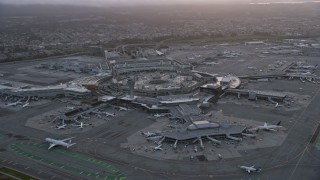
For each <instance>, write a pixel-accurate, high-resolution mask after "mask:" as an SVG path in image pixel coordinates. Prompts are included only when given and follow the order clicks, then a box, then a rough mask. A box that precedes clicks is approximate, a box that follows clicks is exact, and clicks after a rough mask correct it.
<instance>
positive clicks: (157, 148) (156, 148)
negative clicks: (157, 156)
mask: <svg viewBox="0 0 320 180" xmlns="http://www.w3.org/2000/svg"><path fill="white" fill-rule="evenodd" d="M151 147H152V149H153V151H158V150H160V151H162V150H163V149H162V148H161V147H162V144H159V145H158V146H151Z"/></svg>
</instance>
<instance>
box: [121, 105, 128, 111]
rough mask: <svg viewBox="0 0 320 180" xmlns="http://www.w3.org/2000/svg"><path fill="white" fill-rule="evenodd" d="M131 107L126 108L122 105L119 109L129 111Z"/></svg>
mask: <svg viewBox="0 0 320 180" xmlns="http://www.w3.org/2000/svg"><path fill="white" fill-rule="evenodd" d="M128 110H129V109H128V108H126V107H121V106H119V111H128Z"/></svg>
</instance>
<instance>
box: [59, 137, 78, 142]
mask: <svg viewBox="0 0 320 180" xmlns="http://www.w3.org/2000/svg"><path fill="white" fill-rule="evenodd" d="M73 138H75V137H71V138H67V139H63V140H60V141H68V140H70V139H73Z"/></svg>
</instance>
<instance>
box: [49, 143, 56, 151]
mask: <svg viewBox="0 0 320 180" xmlns="http://www.w3.org/2000/svg"><path fill="white" fill-rule="evenodd" d="M54 146H56V144H53V143H52V144H50V146H49V148H48V150H49V149H51V148H53V147H54Z"/></svg>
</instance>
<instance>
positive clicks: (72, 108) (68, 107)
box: [66, 106, 74, 110]
mask: <svg viewBox="0 0 320 180" xmlns="http://www.w3.org/2000/svg"><path fill="white" fill-rule="evenodd" d="M66 109H68V110H74V107H73V106H66Z"/></svg>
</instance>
